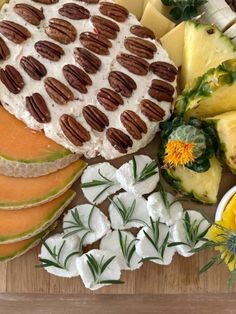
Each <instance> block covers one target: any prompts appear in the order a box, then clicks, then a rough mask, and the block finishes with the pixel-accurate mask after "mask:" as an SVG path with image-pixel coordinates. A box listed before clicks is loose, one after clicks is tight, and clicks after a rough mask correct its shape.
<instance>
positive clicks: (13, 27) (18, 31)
mask: <svg viewBox="0 0 236 314" xmlns="http://www.w3.org/2000/svg"><path fill="white" fill-rule="evenodd" d="M0 33H1V34H2V35H3V36H5V37H6V38H7V39H8V40H10V41H13V42H14V43H15V44H21V43H22V42H23V41H25V40H26V39H28V38H30V37H31V34H30V32H29V31H28V30H27V29H26V28H25V27H24V26H21V25H20V24H17V23H15V22H12V21H8V20H4V21H1V22H0Z"/></svg>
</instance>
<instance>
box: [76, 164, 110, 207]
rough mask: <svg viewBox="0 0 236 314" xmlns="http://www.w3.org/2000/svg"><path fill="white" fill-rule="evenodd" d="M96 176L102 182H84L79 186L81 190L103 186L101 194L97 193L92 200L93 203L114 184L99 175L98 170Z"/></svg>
mask: <svg viewBox="0 0 236 314" xmlns="http://www.w3.org/2000/svg"><path fill="white" fill-rule="evenodd" d="M98 174H99V176H100V177H101V179H102V180H92V181H90V182H85V183H82V184H81V188H82V189H87V188H91V187H96V186H104V188H103V189H102V190H101V192H99V193H98V194H97V195H96V197H95V198H94V199H93V203H95V202H96V201H97V200H98V199H99V197H100V196H101V195H102V194H103V193H104V192H105V191H106V190H108V189H109V188H110V187H111V186H113V185H115V182H113V181H112V180H110V179H108V178H107V177H105V176H104V175H103V174H102V173H101V171H100V169H99V170H98Z"/></svg>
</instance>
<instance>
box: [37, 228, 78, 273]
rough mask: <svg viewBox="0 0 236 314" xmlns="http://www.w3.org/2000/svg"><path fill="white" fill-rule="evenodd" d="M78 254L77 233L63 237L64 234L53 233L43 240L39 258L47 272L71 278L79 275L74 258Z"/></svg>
mask: <svg viewBox="0 0 236 314" xmlns="http://www.w3.org/2000/svg"><path fill="white" fill-rule="evenodd" d="M80 255H81V252H80V238H79V237H78V236H77V235H72V236H70V237H68V238H64V234H55V235H53V236H51V237H49V238H48V239H47V240H45V242H44V244H43V245H42V247H41V252H40V254H39V260H40V262H41V263H42V266H44V269H45V270H46V271H47V272H48V273H50V274H53V275H56V276H59V277H66V278H71V277H76V276H79V272H78V269H77V267H76V258H77V257H78V256H80Z"/></svg>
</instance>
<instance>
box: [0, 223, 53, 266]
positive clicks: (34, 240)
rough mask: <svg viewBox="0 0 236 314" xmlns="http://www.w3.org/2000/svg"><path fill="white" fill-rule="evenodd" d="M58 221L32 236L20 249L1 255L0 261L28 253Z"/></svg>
mask: <svg viewBox="0 0 236 314" xmlns="http://www.w3.org/2000/svg"><path fill="white" fill-rule="evenodd" d="M57 225H58V223H57V222H54V224H53V225H51V226H50V227H49V228H48V229H47V230H45V231H43V232H41V233H39V234H38V235H36V236H35V237H33V238H32V241H31V242H29V243H28V244H27V245H25V246H24V247H23V248H21V249H20V250H18V251H16V252H14V253H12V254H11V255H7V256H0V263H1V262H7V261H11V260H13V259H15V258H17V257H20V256H21V255H23V254H25V253H27V252H28V251H29V250H31V249H33V248H34V247H35V246H37V245H38V244H39V243H40V242H41V240H42V239H43V238H45V237H46V236H47V235H48V234H49V233H50V232H51V231H52V230H53V229H55V228H56V227H57Z"/></svg>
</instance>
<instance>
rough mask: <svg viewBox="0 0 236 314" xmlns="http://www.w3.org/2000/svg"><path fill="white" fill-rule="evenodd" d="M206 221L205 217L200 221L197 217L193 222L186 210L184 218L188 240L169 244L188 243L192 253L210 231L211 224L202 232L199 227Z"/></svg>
mask: <svg viewBox="0 0 236 314" xmlns="http://www.w3.org/2000/svg"><path fill="white" fill-rule="evenodd" d="M204 221H205V218H204V217H203V218H202V219H201V220H200V221H198V220H197V219H195V220H194V221H193V222H192V223H191V221H190V216H189V213H188V212H185V215H184V218H183V227H184V230H185V234H186V242H173V243H170V244H169V245H168V246H169V247H171V246H177V245H186V246H188V247H189V248H190V251H189V252H190V253H193V252H194V251H193V249H194V247H195V246H196V244H197V243H198V242H200V241H205V240H206V239H205V238H204V237H205V235H206V234H207V232H208V229H209V228H210V224H209V226H208V227H207V228H206V229H205V230H204V231H203V232H201V233H199V229H200V226H201V224H202V223H203V222H204Z"/></svg>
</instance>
